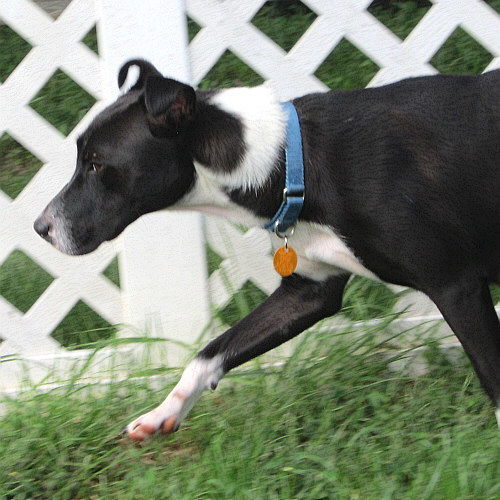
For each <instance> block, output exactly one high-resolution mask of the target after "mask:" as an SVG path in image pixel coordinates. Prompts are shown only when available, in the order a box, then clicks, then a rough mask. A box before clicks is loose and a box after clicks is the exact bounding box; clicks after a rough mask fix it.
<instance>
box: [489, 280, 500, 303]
mask: <svg viewBox="0 0 500 500" xmlns="http://www.w3.org/2000/svg"><path fill="white" fill-rule="evenodd" d="M490 292H491V297H492V298H493V304H498V303H499V302H500V285H491V286H490Z"/></svg>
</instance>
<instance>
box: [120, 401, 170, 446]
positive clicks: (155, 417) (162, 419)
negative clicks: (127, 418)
mask: <svg viewBox="0 0 500 500" xmlns="http://www.w3.org/2000/svg"><path fill="white" fill-rule="evenodd" d="M160 410H161V409H160V408H156V409H154V410H153V411H150V412H149V413H145V414H144V415H141V416H140V417H139V418H136V419H135V420H134V421H133V422H130V424H128V425H127V427H126V428H125V431H124V432H126V433H127V434H128V435H129V437H131V438H132V439H135V440H137V441H144V440H145V439H147V438H148V437H149V436H152V435H153V434H155V433H156V432H158V431H161V432H162V433H164V434H170V433H172V432H175V431H176V430H177V429H178V428H179V424H180V422H179V420H178V416H177V415H169V416H165V414H164V412H162V411H160Z"/></svg>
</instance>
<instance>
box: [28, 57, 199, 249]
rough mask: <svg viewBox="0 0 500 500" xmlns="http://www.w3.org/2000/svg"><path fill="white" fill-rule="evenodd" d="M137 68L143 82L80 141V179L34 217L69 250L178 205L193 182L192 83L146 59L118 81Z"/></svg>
mask: <svg viewBox="0 0 500 500" xmlns="http://www.w3.org/2000/svg"><path fill="white" fill-rule="evenodd" d="M131 66H137V67H138V68H139V70H140V72H139V77H138V80H137V82H136V83H135V85H134V86H133V87H132V88H131V89H130V90H129V91H128V92H127V93H126V94H124V95H122V96H121V97H119V98H118V99H117V101H116V102H115V103H113V104H112V105H111V106H109V107H108V108H106V109H105V110H104V111H103V112H101V113H100V114H99V115H98V116H97V117H96V118H95V120H94V121H93V122H92V124H91V125H90V126H89V128H88V129H87V130H86V131H85V132H84V133H83V135H82V136H81V137H80V138H79V139H78V141H77V146H78V154H77V159H76V170H75V172H74V174H73V177H72V178H71V180H70V181H69V183H68V184H67V185H66V186H65V187H64V188H63V189H62V190H61V192H60V193H59V194H58V195H57V196H56V197H55V198H54V199H53V200H52V201H51V202H50V203H49V204H48V205H47V207H46V208H45V210H44V211H43V213H42V214H41V215H40V217H39V218H38V219H37V220H36V221H35V224H34V228H35V230H36V232H37V233H38V234H40V236H42V237H43V238H45V239H46V240H47V241H49V242H50V243H52V244H53V245H54V246H55V247H56V248H58V249H59V250H61V251H62V252H65V253H68V254H72V255H82V254H85V253H89V252H92V251H93V250H95V249H96V248H97V247H98V246H99V245H100V244H101V243H102V242H103V241H106V240H111V239H113V238H115V237H116V236H118V235H119V234H120V233H121V232H122V231H123V230H124V229H125V227H126V226H127V225H128V224H130V223H131V222H132V221H134V220H135V219H137V218H138V217H140V216H141V215H143V214H145V213H148V212H153V211H155V210H159V209H162V208H166V207H168V206H170V205H172V204H174V203H175V202H176V201H178V200H179V199H180V198H182V197H183V196H184V195H185V194H186V192H187V191H189V189H190V186H191V185H192V184H193V181H194V176H195V173H194V166H193V162H192V158H190V156H189V153H188V152H187V151H188V149H189V148H187V147H186V141H187V135H188V134H187V130H188V129H189V123H190V121H191V120H192V119H193V117H194V113H195V109H196V95H195V92H194V90H193V88H191V87H190V86H188V85H185V84H183V83H180V82H177V81H175V80H171V79H168V78H164V77H162V75H161V74H160V73H159V72H158V71H157V69H156V68H155V67H154V66H153V65H151V64H150V63H148V62H146V61H143V60H132V61H129V62H127V63H126V64H125V65H124V66H123V67H122V68H121V70H120V73H119V75H118V86H119V87H122V86H123V84H124V82H125V79H126V77H127V74H128V70H129V68H130V67H131Z"/></svg>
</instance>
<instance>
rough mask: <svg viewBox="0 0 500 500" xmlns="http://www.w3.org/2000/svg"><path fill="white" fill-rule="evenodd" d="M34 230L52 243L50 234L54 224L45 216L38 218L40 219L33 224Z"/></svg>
mask: <svg viewBox="0 0 500 500" xmlns="http://www.w3.org/2000/svg"><path fill="white" fill-rule="evenodd" d="M33 228H34V229H35V231H36V232H37V233H38V234H39V235H40V236H41V237H42V238H43V239H44V240H47V241H49V242H50V241H51V237H50V236H49V232H50V230H51V229H52V224H51V223H50V222H49V220H48V219H47V217H44V216H43V215H42V216H40V217H38V219H37V220H36V221H35V223H34V224H33Z"/></svg>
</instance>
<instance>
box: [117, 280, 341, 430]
mask: <svg viewBox="0 0 500 500" xmlns="http://www.w3.org/2000/svg"><path fill="white" fill-rule="evenodd" d="M348 279H349V275H348V274H342V275H338V276H333V277H330V278H327V279H326V280H324V281H314V280H311V279H308V278H303V277H301V276H299V275H295V274H293V275H291V276H289V277H287V278H283V279H282V281H281V285H280V286H279V287H278V289H277V290H276V291H275V292H274V293H273V294H272V295H270V296H269V297H268V298H267V299H266V300H265V301H264V302H263V303H262V304H261V305H260V306H259V307H257V308H256V309H255V310H254V311H253V312H251V313H250V314H249V315H248V316H246V317H245V318H243V319H242V320H241V321H240V322H238V323H237V324H236V325H235V326H234V327H232V328H230V329H229V330H227V331H226V332H225V333H223V334H222V335H221V336H219V337H217V338H216V339H214V340H213V341H212V342H210V343H209V344H208V345H207V346H206V347H205V348H204V349H203V350H202V351H201V352H200V353H198V355H197V356H196V358H195V359H194V360H193V361H192V362H191V363H190V364H189V365H188V366H187V367H186V369H185V370H184V373H183V374H182V377H181V379H180V381H179V382H178V384H177V385H176V386H175V387H174V389H173V390H172V392H171V393H170V394H169V395H168V396H167V398H166V399H165V401H163V403H161V404H160V406H158V407H157V408H155V409H154V410H152V411H151V412H149V413H146V414H145V415H142V416H140V417H139V418H137V419H136V420H134V421H133V422H131V423H130V424H129V425H128V426H127V428H126V431H127V432H128V434H129V435H130V436H131V437H132V438H134V439H138V440H142V439H145V438H146V437H148V436H149V435H150V434H153V433H154V432H156V431H157V430H162V431H163V432H165V433H169V432H173V431H175V430H176V429H177V428H178V426H179V425H180V423H181V422H182V420H183V419H184V418H185V417H186V415H187V414H188V412H189V411H190V410H191V408H192V407H193V405H194V404H195V403H196V401H197V400H198V399H199V397H200V396H201V394H202V392H203V391H204V390H205V389H215V388H216V387H217V383H218V382H219V380H220V379H221V378H222V377H223V375H224V374H225V373H226V372H228V371H229V370H231V369H232V368H234V367H236V366H238V365H241V364H242V363H244V362H245V361H248V360H250V359H252V358H254V357H256V356H259V355H260V354H263V353H264V352H267V351H269V350H271V349H273V348H274V347H276V346H278V345H280V344H282V343H283V342H286V341H287V340H289V339H291V338H292V337H295V336H296V335H298V334H299V333H300V332H302V331H303V330H305V329H306V328H309V327H310V326H312V325H314V324H315V323H316V322H317V321H319V320H320V319H323V318H326V317H327V316H331V315H333V314H335V313H336V312H337V311H338V310H339V309H340V308H341V306H342V294H343V291H344V287H345V285H346V283H347V281H348Z"/></svg>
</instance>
